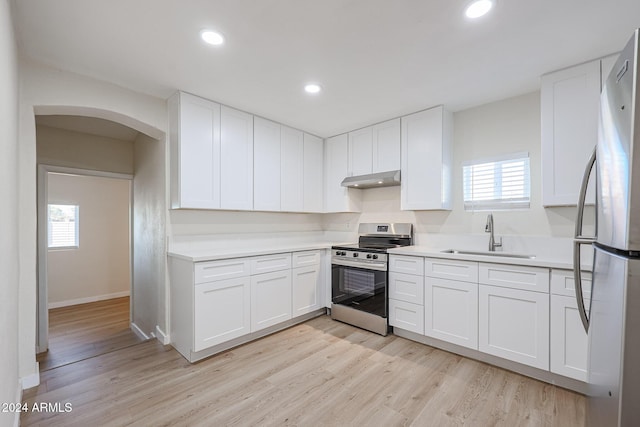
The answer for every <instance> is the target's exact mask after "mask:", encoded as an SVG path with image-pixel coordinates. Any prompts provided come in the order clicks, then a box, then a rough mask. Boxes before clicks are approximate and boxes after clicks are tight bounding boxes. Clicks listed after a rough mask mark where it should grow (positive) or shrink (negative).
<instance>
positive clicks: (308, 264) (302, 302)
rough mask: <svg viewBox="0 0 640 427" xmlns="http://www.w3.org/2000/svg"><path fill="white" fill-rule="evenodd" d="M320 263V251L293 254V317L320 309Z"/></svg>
mask: <svg viewBox="0 0 640 427" xmlns="http://www.w3.org/2000/svg"><path fill="white" fill-rule="evenodd" d="M320 261H321V254H320V251H305V252H296V253H294V254H293V270H292V275H293V277H292V282H293V284H292V287H293V292H292V304H293V317H296V316H300V315H303V314H306V313H309V312H311V311H314V310H317V309H319V308H320V307H322V302H321V298H322V283H321V281H320V278H321V277H322V276H321V270H320V265H321V264H320Z"/></svg>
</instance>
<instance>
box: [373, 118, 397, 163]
mask: <svg viewBox="0 0 640 427" xmlns="http://www.w3.org/2000/svg"><path fill="white" fill-rule="evenodd" d="M372 138H373V143H372V145H373V152H372V156H373V172H386V171H394V170H398V169H400V119H393V120H389V121H386V122H384V123H379V124H377V125H375V126H373V135H372Z"/></svg>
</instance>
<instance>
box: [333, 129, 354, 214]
mask: <svg viewBox="0 0 640 427" xmlns="http://www.w3.org/2000/svg"><path fill="white" fill-rule="evenodd" d="M348 153H349V144H348V138H347V134H342V135H338V136H334V137H331V138H328V139H327V140H326V141H325V153H324V154H325V157H324V170H325V173H324V208H325V212H359V211H360V203H361V200H362V196H361V194H360V191H361V190H354V189H350V188H346V187H343V186H342V185H340V184H341V183H342V180H343V179H344V178H345V177H346V176H348V173H349V161H348V159H349V156H348Z"/></svg>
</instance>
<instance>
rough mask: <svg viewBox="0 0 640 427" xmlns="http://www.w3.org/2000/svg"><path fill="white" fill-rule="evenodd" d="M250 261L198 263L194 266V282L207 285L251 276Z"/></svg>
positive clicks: (227, 260) (234, 260)
mask: <svg viewBox="0 0 640 427" xmlns="http://www.w3.org/2000/svg"><path fill="white" fill-rule="evenodd" d="M249 271H250V268H249V260H248V259H246V258H234V259H224V260H220V261H209V262H198V263H196V264H195V265H194V281H195V283H196V284H198V283H206V282H211V281H214V280H221V279H233V278H234V277H243V276H248V275H249Z"/></svg>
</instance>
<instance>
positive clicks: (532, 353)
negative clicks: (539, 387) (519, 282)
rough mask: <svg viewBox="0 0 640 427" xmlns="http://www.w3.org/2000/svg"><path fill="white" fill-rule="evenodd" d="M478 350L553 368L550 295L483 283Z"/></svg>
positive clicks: (479, 311) (515, 360)
mask: <svg viewBox="0 0 640 427" xmlns="http://www.w3.org/2000/svg"><path fill="white" fill-rule="evenodd" d="M478 290H479V294H478V300H479V307H478V320H479V325H478V332H479V333H478V335H479V342H478V350H480V351H482V352H484V353H488V354H492V355H494V356H498V357H502V358H505V359H509V360H513V361H514V362H519V363H522V364H525V365H529V366H533V367H536V368H540V369H544V370H548V369H549V294H548V293H542V292H532V291H526V290H521V289H510V288H502V287H498V286H488V285H479V289H478Z"/></svg>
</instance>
